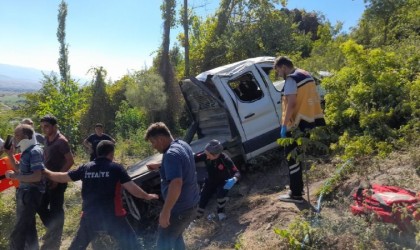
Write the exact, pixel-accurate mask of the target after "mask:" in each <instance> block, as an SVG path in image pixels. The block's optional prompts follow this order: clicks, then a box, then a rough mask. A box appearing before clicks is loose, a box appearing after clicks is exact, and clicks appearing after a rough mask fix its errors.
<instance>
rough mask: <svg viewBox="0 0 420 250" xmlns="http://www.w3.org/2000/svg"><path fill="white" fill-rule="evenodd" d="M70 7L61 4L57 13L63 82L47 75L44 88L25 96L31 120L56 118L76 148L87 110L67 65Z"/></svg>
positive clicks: (52, 74) (25, 109)
mask: <svg viewBox="0 0 420 250" xmlns="http://www.w3.org/2000/svg"><path fill="white" fill-rule="evenodd" d="M66 16H67V4H66V3H65V1H62V2H61V3H60V5H59V9H58V21H59V25H58V28H57V38H58V41H59V43H60V55H59V60H58V66H59V68H60V76H61V79H60V80H59V79H58V76H57V75H56V74H54V73H51V74H50V75H46V74H44V78H43V79H42V80H41V82H42V87H41V89H40V90H39V91H38V92H36V93H31V94H27V95H26V102H25V104H24V114H26V115H28V116H30V117H34V116H35V117H36V118H38V119H39V118H41V117H42V116H44V115H46V114H52V115H54V116H55V117H57V119H58V122H59V125H60V131H61V132H62V133H63V134H64V135H65V136H66V137H67V139H69V142H70V144H71V146H72V147H73V148H75V147H76V145H77V144H78V140H79V137H80V133H79V132H80V131H79V124H80V117H81V114H82V112H83V110H84V109H85V107H84V103H83V102H82V96H81V92H80V89H79V85H78V83H77V82H75V81H74V80H73V79H71V78H70V66H69V64H68V61H67V60H68V50H67V45H66V44H65V34H66V32H65V19H66Z"/></svg>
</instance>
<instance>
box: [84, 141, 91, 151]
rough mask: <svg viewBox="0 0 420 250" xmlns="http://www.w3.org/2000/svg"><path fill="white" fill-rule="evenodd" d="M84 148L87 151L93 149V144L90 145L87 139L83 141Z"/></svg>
mask: <svg viewBox="0 0 420 250" xmlns="http://www.w3.org/2000/svg"><path fill="white" fill-rule="evenodd" d="M83 146H85V148H87V149H92V143H90V142H89V141H88V140H87V139H84V140H83Z"/></svg>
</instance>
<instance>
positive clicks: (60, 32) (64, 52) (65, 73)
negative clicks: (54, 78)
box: [57, 0, 70, 83]
mask: <svg viewBox="0 0 420 250" xmlns="http://www.w3.org/2000/svg"><path fill="white" fill-rule="evenodd" d="M66 17H67V3H66V2H65V1H64V0H62V1H61V3H60V5H59V7H58V29H57V38H58V41H59V43H60V50H59V51H60V57H59V58H58V67H59V69H60V76H61V81H63V82H65V83H68V81H69V79H70V65H69V63H68V54H69V51H68V45H67V44H66Z"/></svg>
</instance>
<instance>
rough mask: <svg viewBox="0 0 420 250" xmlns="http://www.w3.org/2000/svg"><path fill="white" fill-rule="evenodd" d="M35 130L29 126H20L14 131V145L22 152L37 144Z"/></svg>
mask: <svg viewBox="0 0 420 250" xmlns="http://www.w3.org/2000/svg"><path fill="white" fill-rule="evenodd" d="M34 134H35V132H34V129H33V128H32V126H31V125H28V124H19V125H18V126H17V127H16V128H15V131H14V145H15V147H17V148H19V149H20V151H21V152H23V151H25V150H26V149H27V148H29V147H30V146H32V145H35V144H36V140H35V136H34Z"/></svg>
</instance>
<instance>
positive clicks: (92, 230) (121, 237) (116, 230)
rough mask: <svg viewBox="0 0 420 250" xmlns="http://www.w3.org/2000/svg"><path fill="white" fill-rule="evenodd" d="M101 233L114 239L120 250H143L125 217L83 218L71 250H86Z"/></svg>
mask: <svg viewBox="0 0 420 250" xmlns="http://www.w3.org/2000/svg"><path fill="white" fill-rule="evenodd" d="M100 233H106V234H108V235H110V236H111V237H113V238H114V239H115V240H116V241H117V242H118V245H119V247H120V249H124V250H126V249H127V250H131V249H141V245H140V244H139V242H138V241H137V237H136V233H135V232H134V230H133V228H132V227H131V226H130V224H129V223H128V221H127V219H126V217H125V216H122V217H117V216H115V215H109V216H92V217H90V218H89V217H87V216H83V217H82V219H81V220H80V226H79V229H78V230H77V234H76V237H75V238H74V239H73V241H72V243H71V245H70V248H69V249H70V250H75V249H86V247H87V246H88V245H89V243H90V242H91V241H92V240H93V239H94V238H95V237H96V236H98V235H99V234H100Z"/></svg>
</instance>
